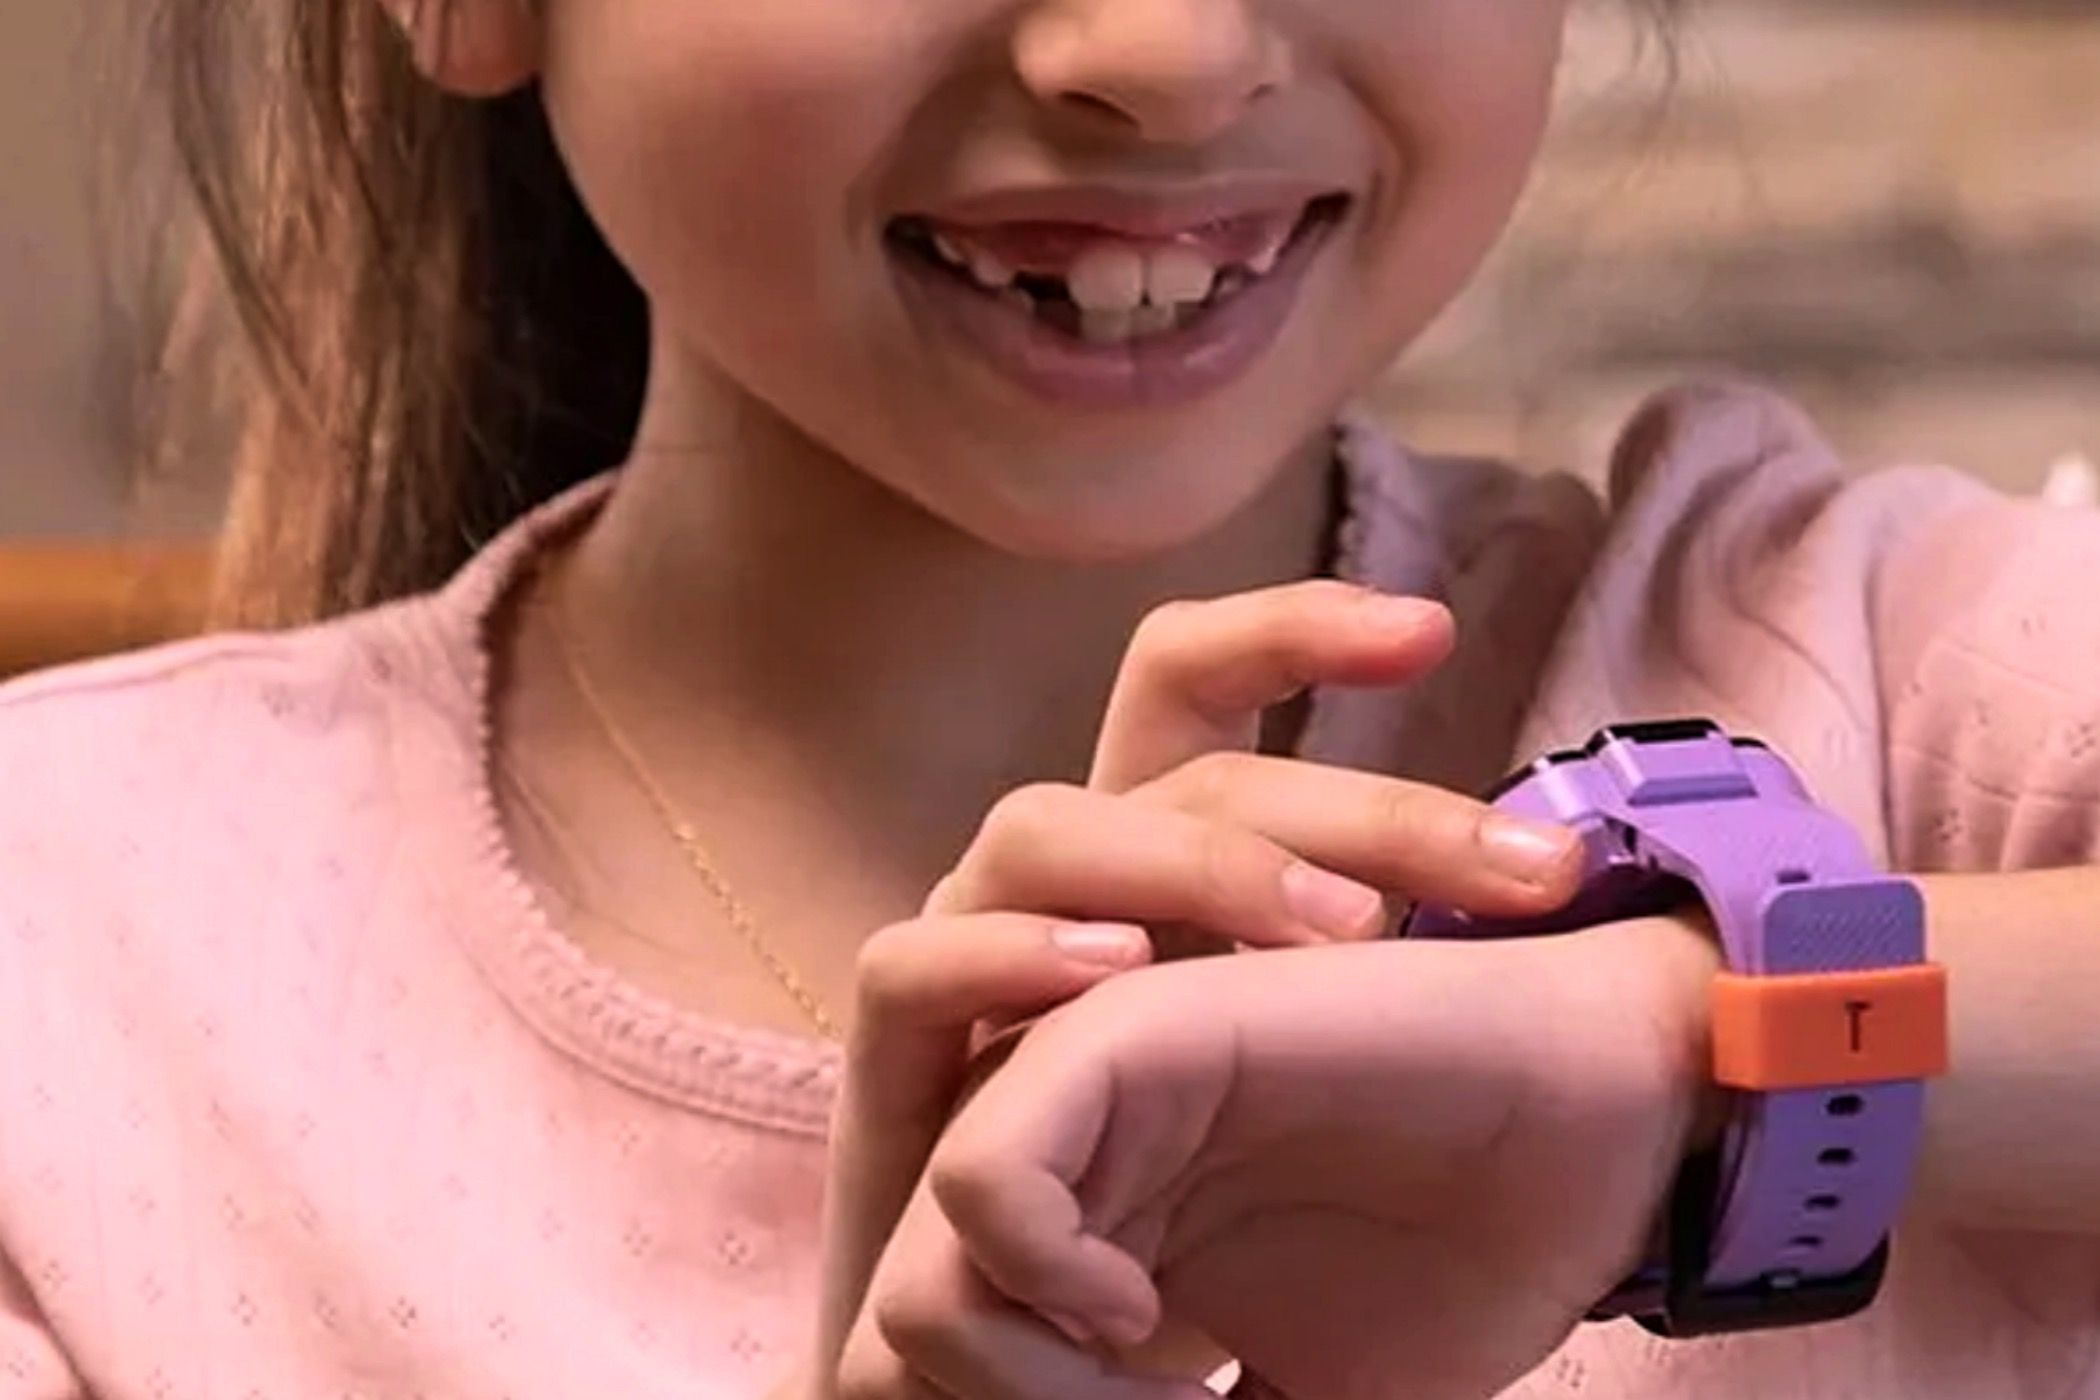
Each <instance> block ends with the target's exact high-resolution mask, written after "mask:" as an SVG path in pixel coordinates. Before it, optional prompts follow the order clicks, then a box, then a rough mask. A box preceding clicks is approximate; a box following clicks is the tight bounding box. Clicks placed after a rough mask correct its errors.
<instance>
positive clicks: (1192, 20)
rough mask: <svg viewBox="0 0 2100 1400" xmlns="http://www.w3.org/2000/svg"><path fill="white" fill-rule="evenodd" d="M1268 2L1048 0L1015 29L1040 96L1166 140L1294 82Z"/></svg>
mask: <svg viewBox="0 0 2100 1400" xmlns="http://www.w3.org/2000/svg"><path fill="white" fill-rule="evenodd" d="M1262 3H1264V0H1045V3H1042V4H1039V5H1037V6H1035V7H1034V8H1033V9H1032V10H1031V11H1030V12H1029V13H1028V15H1027V16H1026V17H1025V18H1024V19H1023V21H1022V23H1021V25H1020V26H1019V28H1018V29H1017V31H1016V33H1015V37H1014V61H1015V67H1016V68H1017V69H1018V71H1019V72H1020V75H1021V81H1022V83H1023V84H1025V85H1026V86H1027V88H1028V89H1029V91H1030V92H1031V93H1033V94H1034V95H1035V97H1036V99H1037V100H1038V101H1040V102H1042V103H1044V104H1045V105H1046V106H1049V107H1051V108H1052V109H1053V110H1057V111H1061V112H1065V113H1068V114H1071V115H1073V116H1075V117H1077V118H1079V119H1081V120H1085V121H1089V122H1091V123H1092V124H1094V125H1095V126H1097V127H1120V128H1122V129H1123V130H1125V131H1128V132H1131V133H1133V134H1135V135H1137V136H1138V137H1140V138H1141V139H1143V140H1146V141H1150V142H1157V143H1160V144H1170V143H1171V144H1185V145H1197V144H1200V143H1202V142H1204V141H1206V140H1208V139H1210V138H1212V137H1214V136H1217V135H1219V134H1220V133H1222V132H1224V131H1226V130H1227V129H1229V128H1230V127H1232V126H1233V125H1234V124H1235V123H1237V122H1238V121H1239V120H1240V119H1241V118H1242V117H1243V116H1245V115H1246V112H1247V110H1248V108H1250V107H1251V106H1253V105H1254V103H1256V102H1257V101H1259V100H1260V99H1261V98H1262V97H1263V96H1265V95H1267V94H1268V93H1269V92H1271V91H1273V90H1274V89H1276V88H1277V87H1279V86H1281V85H1282V84H1283V83H1284V82H1285V81H1287V80H1288V78H1289V76H1290V73H1289V69H1290V57H1289V52H1288V50H1287V48H1286V45H1285V44H1284V41H1283V36H1282V35H1281V34H1279V33H1278V32H1277V31H1276V29H1275V28H1274V27H1273V25H1271V24H1270V23H1269V22H1268V21H1266V20H1265V19H1264V18H1263V17H1262V16H1261V15H1260V14H1259V13H1257V10H1256V7H1257V6H1258V5H1260V4H1262Z"/></svg>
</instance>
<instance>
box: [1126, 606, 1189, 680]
mask: <svg viewBox="0 0 2100 1400" xmlns="http://www.w3.org/2000/svg"><path fill="white" fill-rule="evenodd" d="M1209 608H1210V605H1209V604H1207V603H1200V602H1197V601H1195V600H1194V599H1190V598H1174V599H1170V600H1169V601H1167V602H1164V603H1160V604H1158V605H1156V606H1155V607H1153V608H1152V610H1151V611H1150V612H1147V613H1146V614H1145V615H1144V616H1143V617H1142V618H1140V619H1138V625H1137V626H1136V628H1134V629H1133V630H1132V631H1131V634H1130V646H1129V648H1128V649H1127V650H1126V651H1125V652H1124V658H1123V660H1124V665H1125V666H1126V667H1130V668H1134V669H1140V670H1143V669H1149V668H1152V667H1155V666H1158V665H1159V664H1160V663H1161V662H1162V661H1163V660H1164V659H1165V658H1168V657H1171V656H1173V655H1174V654H1175V653H1177V652H1179V651H1181V650H1183V649H1184V648H1185V647H1186V646H1187V645H1188V640H1189V638H1190V637H1191V636H1192V635H1193V634H1194V633H1195V632H1196V631H1197V629H1198V628H1200V627H1201V626H1202V623H1203V618H1204V615H1205V614H1206V613H1207V612H1208V611H1209Z"/></svg>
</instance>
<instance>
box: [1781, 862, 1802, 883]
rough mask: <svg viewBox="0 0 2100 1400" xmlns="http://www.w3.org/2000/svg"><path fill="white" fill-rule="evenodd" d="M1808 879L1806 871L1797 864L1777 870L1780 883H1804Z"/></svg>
mask: <svg viewBox="0 0 2100 1400" xmlns="http://www.w3.org/2000/svg"><path fill="white" fill-rule="evenodd" d="M1808 881H1809V874H1808V872H1807V871H1806V870H1803V869H1800V868H1799V867H1798V866H1788V867H1787V868H1786V869H1785V870H1782V871H1780V872H1779V883H1780V884H1782V885H1805V884H1807V883H1808Z"/></svg>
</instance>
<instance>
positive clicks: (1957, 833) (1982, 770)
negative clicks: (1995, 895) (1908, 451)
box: [1873, 491, 2100, 871]
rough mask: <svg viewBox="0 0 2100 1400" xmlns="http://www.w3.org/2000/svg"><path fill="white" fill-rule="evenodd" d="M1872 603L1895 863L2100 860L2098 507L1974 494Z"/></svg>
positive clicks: (1891, 562)
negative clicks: (2056, 504)
mask: <svg viewBox="0 0 2100 1400" xmlns="http://www.w3.org/2000/svg"><path fill="white" fill-rule="evenodd" d="M1873 607H1874V612H1875V616H1876V622H1877V625H1876V633H1877V636H1878V637H1879V640H1880V646H1879V648H1878V655H1877V663H1878V665H1879V668H1880V682H1881V693H1882V697H1883V702H1882V703H1883V712H1884V720H1883V724H1884V729H1885V734H1886V740H1885V742H1886V751H1887V767H1888V791H1889V818H1890V838H1891V845H1892V850H1893V852H1894V854H1895V855H1896V857H1897V858H1898V860H1900V861H1901V862H1902V864H1903V865H1904V866H1905V867H1906V868H1909V869H1915V870H1980V871H1988V870H2022V869H2042V868H2051V867H2061V866H2070V865H2084V864H2092V863H2100V510H2094V509H2091V508H2087V507H2079V506H2053V505H2050V504H2047V503H2045V502H2043V501H2040V500H2022V499H2014V498H2009V497H2005V496H2001V495H1998V494H1996V493H1991V492H1982V491H1978V492H1973V493H1968V495H1967V499H1965V500H1964V502H1963V503H1962V504H1961V505H1960V506H1958V507H1957V508H1955V509H1952V510H1949V511H1946V512H1944V513H1943V514H1941V515H1940V516H1938V517H1937V518H1936V519H1935V521H1934V523H1933V525H1932V526H1931V528H1929V529H1927V530H1923V531H1920V532H1918V533H1917V534H1915V535H1914V536H1913V537H1911V538H1909V539H1907V540H1905V541H1904V542H1903V544H1902V546H1901V547H1900V548H1899V549H1897V550H1895V551H1893V552H1892V553H1891V555H1890V556H1889V557H1888V558H1887V559H1886V560H1885V561H1884V562H1883V564H1882V566H1881V568H1880V570H1879V572H1878V576H1877V579H1876V589H1875V594H1874V599H1873Z"/></svg>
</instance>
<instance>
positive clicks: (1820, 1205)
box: [1806, 1196, 1838, 1213]
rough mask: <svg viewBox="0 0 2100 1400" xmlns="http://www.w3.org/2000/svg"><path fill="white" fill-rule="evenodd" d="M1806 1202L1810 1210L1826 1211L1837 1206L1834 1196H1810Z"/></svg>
mask: <svg viewBox="0 0 2100 1400" xmlns="http://www.w3.org/2000/svg"><path fill="white" fill-rule="evenodd" d="M1806 1204H1807V1206H1808V1208H1809V1210H1811V1211H1814V1212H1818V1213H1827V1212H1829V1211H1833V1210H1836V1209H1837V1208H1838V1198H1837V1197H1836V1196H1810V1197H1809V1198H1808V1200H1807V1202H1806Z"/></svg>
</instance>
